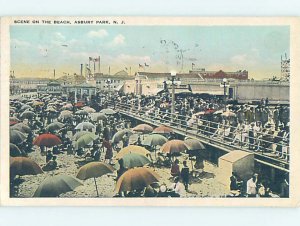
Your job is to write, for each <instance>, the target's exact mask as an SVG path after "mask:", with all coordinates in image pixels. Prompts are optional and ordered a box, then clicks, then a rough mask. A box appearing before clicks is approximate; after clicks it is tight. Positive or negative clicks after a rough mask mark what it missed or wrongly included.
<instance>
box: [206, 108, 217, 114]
mask: <svg viewBox="0 0 300 226" xmlns="http://www.w3.org/2000/svg"><path fill="white" fill-rule="evenodd" d="M214 112H215V110H214V109H207V110H206V111H205V112H204V114H205V115H210V114H212V113H214Z"/></svg>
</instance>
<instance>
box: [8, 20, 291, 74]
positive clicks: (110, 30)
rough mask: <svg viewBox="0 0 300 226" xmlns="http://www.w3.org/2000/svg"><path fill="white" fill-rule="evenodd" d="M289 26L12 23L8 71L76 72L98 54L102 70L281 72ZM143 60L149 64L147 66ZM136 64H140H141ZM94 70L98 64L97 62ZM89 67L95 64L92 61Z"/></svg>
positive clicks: (287, 45) (35, 72)
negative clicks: (25, 24) (23, 24)
mask: <svg viewBox="0 0 300 226" xmlns="http://www.w3.org/2000/svg"><path fill="white" fill-rule="evenodd" d="M289 32H290V30H289V27H288V26H124V25H123V26H116V25H114V26H108V25H102V26H100V25H99V26H54V25H53V26H49V25H48V26H45V25H44V26H42V25H41V26H40V25H35V26H21V25H18V26H11V29H10V38H11V70H14V71H15V76H16V77H53V70H54V69H55V71H56V76H57V77H60V76H62V75H64V74H65V73H69V74H74V73H77V74H79V73H80V64H88V63H89V57H92V58H97V57H98V56H100V59H101V60H100V71H101V72H102V73H104V74H107V73H108V71H109V67H110V71H111V74H114V73H116V72H118V71H121V70H127V71H128V73H130V69H129V68H131V74H134V73H135V72H137V71H148V72H171V71H176V72H177V73H180V72H188V71H189V70H191V68H192V64H194V65H195V66H194V68H205V69H206V70H207V71H219V70H223V71H238V70H248V71H249V77H250V78H254V79H264V78H270V77H273V76H280V57H281V55H284V54H285V53H287V55H288V56H289V45H290V43H289V40H290V36H289ZM145 64H146V65H148V66H146V67H145ZM139 65H143V66H144V68H142V67H140V66H139ZM95 68H96V70H95V71H96V72H98V70H99V66H98V64H97V63H96V67H95ZM91 71H92V72H93V71H94V64H93V63H91Z"/></svg>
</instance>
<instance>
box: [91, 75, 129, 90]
mask: <svg viewBox="0 0 300 226" xmlns="http://www.w3.org/2000/svg"><path fill="white" fill-rule="evenodd" d="M125 81H134V76H130V75H128V73H127V72H126V71H124V70H123V71H119V72H118V73H116V74H114V75H107V74H103V73H95V75H94V81H90V82H94V84H95V86H96V87H97V89H98V90H101V91H109V92H110V91H124V83H125Z"/></svg>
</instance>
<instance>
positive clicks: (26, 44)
mask: <svg viewBox="0 0 300 226" xmlns="http://www.w3.org/2000/svg"><path fill="white" fill-rule="evenodd" d="M11 44H12V45H13V46H15V47H29V46H30V43H29V42H26V41H23V40H20V39H12V40H11Z"/></svg>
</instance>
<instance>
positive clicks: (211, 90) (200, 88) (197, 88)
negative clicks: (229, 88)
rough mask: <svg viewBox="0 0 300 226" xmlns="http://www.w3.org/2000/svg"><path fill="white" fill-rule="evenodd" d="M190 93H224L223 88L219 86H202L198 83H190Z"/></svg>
mask: <svg viewBox="0 0 300 226" xmlns="http://www.w3.org/2000/svg"><path fill="white" fill-rule="evenodd" d="M191 89H192V93H194V94H210V95H224V90H223V89H222V88H220V87H212V88H208V87H204V86H198V85H191Z"/></svg>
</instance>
